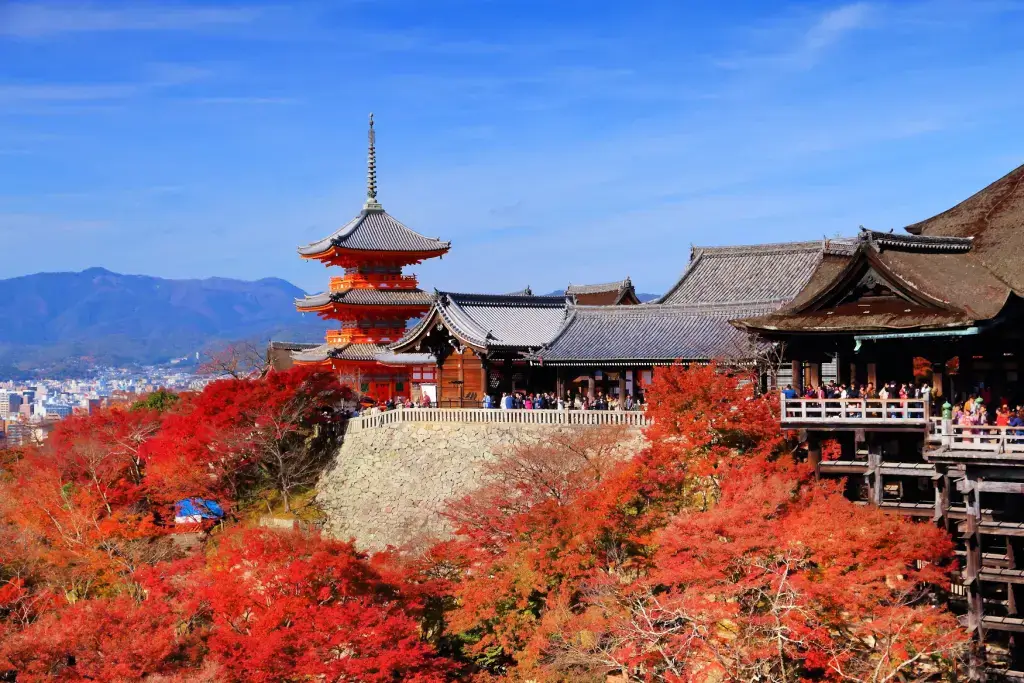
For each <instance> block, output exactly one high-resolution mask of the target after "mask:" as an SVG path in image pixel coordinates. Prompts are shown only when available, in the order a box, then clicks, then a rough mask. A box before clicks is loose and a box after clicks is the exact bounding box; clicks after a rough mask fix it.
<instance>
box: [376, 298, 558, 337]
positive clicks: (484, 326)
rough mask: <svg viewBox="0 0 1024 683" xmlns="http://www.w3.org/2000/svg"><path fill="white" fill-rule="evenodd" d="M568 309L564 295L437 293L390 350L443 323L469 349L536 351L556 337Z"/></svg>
mask: <svg viewBox="0 0 1024 683" xmlns="http://www.w3.org/2000/svg"><path fill="white" fill-rule="evenodd" d="M566 306H567V303H566V299H565V297H561V296H527V295H522V294H461V293H456V292H437V293H435V294H434V306H433V308H432V309H431V311H430V313H428V314H427V316H426V318H424V319H423V320H421V321H420V322H419V323H418V324H417V325H416V326H415V327H413V328H412V329H411V330H409V332H408V333H406V335H405V337H403V338H402V339H401V340H399V341H398V342H396V343H395V344H392V345H391V348H393V349H396V350H407V349H408V348H409V345H410V344H411V343H412V342H413V341H414V340H415V339H416V338H417V337H418V336H419V335H420V334H421V333H422V332H423V331H424V330H425V329H427V328H429V326H431V325H432V324H434V323H435V322H442V323H443V324H444V325H445V326H446V327H448V329H449V330H450V331H451V332H452V334H454V335H455V336H456V337H458V338H459V339H461V340H462V341H463V342H464V343H466V344H469V345H470V346H474V347H477V348H482V349H487V348H516V349H524V350H525V349H536V348H539V347H541V346H543V345H544V344H545V343H547V342H548V341H550V340H551V338H552V337H554V336H555V334H557V332H558V330H559V329H560V328H561V326H562V323H564V322H565V311H566Z"/></svg>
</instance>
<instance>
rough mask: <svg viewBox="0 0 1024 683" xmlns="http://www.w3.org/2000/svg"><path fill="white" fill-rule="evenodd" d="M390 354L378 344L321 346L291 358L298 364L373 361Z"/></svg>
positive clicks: (297, 353) (295, 354)
mask: <svg viewBox="0 0 1024 683" xmlns="http://www.w3.org/2000/svg"><path fill="white" fill-rule="evenodd" d="M384 353H390V351H389V350H388V348H387V347H386V346H379V345H378V344H346V345H344V346H335V345H333V344H321V345H320V346H316V347H314V348H312V349H306V350H305V351H298V352H295V353H293V354H292V358H294V359H295V360H296V361H298V362H300V363H320V362H323V361H325V360H327V359H329V358H337V359H339V360H374V359H375V358H376V357H377V356H379V355H381V354H384Z"/></svg>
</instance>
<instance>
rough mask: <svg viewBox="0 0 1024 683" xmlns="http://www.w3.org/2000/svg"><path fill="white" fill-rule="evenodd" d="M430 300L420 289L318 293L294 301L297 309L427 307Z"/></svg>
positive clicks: (353, 290)
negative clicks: (338, 306)
mask: <svg viewBox="0 0 1024 683" xmlns="http://www.w3.org/2000/svg"><path fill="white" fill-rule="evenodd" d="M431 301H432V298H431V296H430V295H429V294H427V293H426V292H424V291H423V290H421V289H346V290H343V291H340V292H320V293H319V294H312V295H309V296H305V297H303V298H301V299H296V300H295V305H296V306H297V307H299V308H319V307H321V306H326V305H328V304H330V303H336V304H346V305H349V306H429V305H430V303H431Z"/></svg>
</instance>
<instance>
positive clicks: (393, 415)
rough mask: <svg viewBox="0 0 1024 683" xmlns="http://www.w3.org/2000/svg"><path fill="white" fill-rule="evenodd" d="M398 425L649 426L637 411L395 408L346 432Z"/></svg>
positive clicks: (359, 419) (361, 420)
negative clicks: (456, 423)
mask: <svg viewBox="0 0 1024 683" xmlns="http://www.w3.org/2000/svg"><path fill="white" fill-rule="evenodd" d="M399 422H471V423H481V422H486V423H495V424H530V425H594V426H599V425H622V426H626V427H643V426H645V425H647V424H649V423H650V420H648V419H647V416H646V415H645V414H644V413H642V412H640V411H636V410H500V409H495V408H396V409H395V410H388V411H384V412H380V413H377V414H375V415H371V414H369V413H367V414H365V415H360V416H359V417H354V418H352V419H350V420H349V427H348V428H349V429H351V430H359V429H371V428H374V427H383V426H385V425H389V424H397V423H399Z"/></svg>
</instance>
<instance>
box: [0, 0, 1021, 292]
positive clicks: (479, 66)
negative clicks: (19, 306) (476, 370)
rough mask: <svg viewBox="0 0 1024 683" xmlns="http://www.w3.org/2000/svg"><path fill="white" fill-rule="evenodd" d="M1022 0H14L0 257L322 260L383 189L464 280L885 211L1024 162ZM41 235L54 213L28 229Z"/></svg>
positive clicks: (208, 266) (537, 273)
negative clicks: (299, 249) (689, 1)
mask: <svg viewBox="0 0 1024 683" xmlns="http://www.w3.org/2000/svg"><path fill="white" fill-rule="evenodd" d="M1022 24H1024V12H1022V11H1021V5H1020V4H1019V3H1014V2H971V3H967V2H943V1H929V2H913V3H898V4H897V3H888V4H886V3H871V2H856V3H824V2H814V3H804V4H799V5H791V6H788V7H786V8H781V7H778V6H773V7H764V6H763V4H762V3H752V2H745V3H733V4H730V6H729V8H728V10H723V9H721V8H715V7H712V6H711V5H710V4H704V5H700V6H690V7H687V8H683V7H678V6H677V3H668V2H663V3H658V2H652V3H646V4H644V5H643V6H642V7H641V8H640V10H639V11H638V10H637V9H636V8H635V7H633V6H628V7H627V6H626V5H619V4H611V3H601V4H597V5H594V4H586V5H583V4H581V3H574V2H566V3H558V4H557V5H555V6H550V5H549V4H543V5H541V4H539V3H483V4H477V3H467V2H458V1H449V0H445V1H443V2H440V3H434V4H431V6H430V8H429V9H427V8H425V7H424V6H422V5H420V4H418V3H410V2H402V1H400V0H395V1H391V0H388V1H386V2H379V3H359V2H351V3H350V2H346V3H339V2H314V3H303V4H301V5H299V6H296V7H287V6H283V5H281V4H277V3H263V2H248V3H238V2H222V3H215V2H207V3H194V2H178V3H148V4H145V5H140V4H134V3H133V4H128V3H119V2H105V3H103V4H102V5H100V4H98V3H48V2H42V3H38V2H32V3H18V2H15V3H8V4H6V5H5V6H4V7H3V8H2V9H0V60H2V61H3V63H5V65H8V66H9V68H8V69H6V70H5V75H4V77H3V78H0V124H2V125H0V129H2V132H0V173H2V174H3V175H4V176H5V178H8V179H9V180H7V181H6V182H5V186H4V189H3V190H2V191H0V235H2V236H3V239H4V241H5V246H6V249H5V251H6V252H7V253H8V254H9V257H8V259H6V262H5V263H4V264H3V265H2V266H0V277H11V276H16V275H22V274H27V273H31V272H37V271H43V270H81V269H84V268H88V267H90V266H102V267H106V268H109V269H111V270H114V271H118V272H129V273H133V272H138V273H146V274H151V275H157V276H161V277H170V278H193V277H209V276H225V277H238V278H243V279H249V280H255V279H259V278H262V277H268V276H276V277H281V278H284V279H287V280H289V281H290V282H293V283H295V284H296V285H298V286H300V287H302V288H303V289H305V290H306V291H311V292H312V291H317V290H318V289H320V288H322V281H323V277H324V271H323V270H322V268H320V267H317V266H315V265H313V264H309V263H303V262H301V261H300V260H299V258H298V257H297V255H296V253H295V247H296V246H297V245H299V244H304V243H307V242H310V241H313V240H315V239H318V238H320V237H323V236H324V235H326V234H329V233H330V232H332V231H333V230H335V229H336V228H337V227H339V226H340V225H342V224H343V223H344V222H345V221H347V220H348V219H350V218H351V217H352V216H353V215H354V214H355V213H356V212H357V211H358V210H359V208H360V207H361V205H362V201H363V196H364V190H365V156H366V150H365V144H366V138H365V135H366V116H367V114H368V113H369V111H371V110H373V111H374V112H375V114H376V119H377V129H378V136H377V146H378V171H379V188H380V195H379V198H380V200H381V203H382V204H383V205H384V207H385V208H386V209H387V210H388V211H389V212H390V213H391V214H393V215H394V216H395V217H396V218H398V219H399V220H401V221H403V222H404V223H406V224H407V225H409V226H410V227H411V228H413V229H414V230H417V231H419V232H421V233H423V234H425V235H428V236H431V237H440V238H442V239H444V240H451V242H452V250H451V252H450V254H449V255H447V256H446V257H445V258H444V260H443V261H441V262H439V263H428V264H423V265H421V266H419V267H418V268H417V269H416V270H417V272H418V274H419V275H420V278H421V281H422V282H423V283H424V285H425V286H427V287H428V288H429V287H435V286H436V287H438V288H440V289H447V290H455V291H494V292H500V291H512V290H514V289H519V288H522V287H524V286H526V285H531V286H532V287H533V288H534V289H535V290H536V291H550V290H553V289H559V288H562V287H564V286H565V285H566V284H567V283H568V282H576V283H582V282H596V281H605V280H613V279H619V278H622V277H625V276H626V275H630V276H631V277H632V279H633V281H634V282H635V283H636V285H637V287H638V289H639V290H640V291H647V292H661V291H664V290H665V289H666V288H667V287H668V285H669V284H671V282H672V281H674V280H675V278H676V277H677V276H678V274H679V272H680V271H681V270H682V268H683V266H684V265H685V262H686V259H687V258H688V256H689V246H690V244H691V243H696V244H699V245H724V244H744V243H756V242H779V241H787V240H799V239H819V238H821V237H822V236H831V235H834V234H836V233H842V234H846V235H850V234H853V233H854V232H855V231H856V230H857V228H858V226H860V225H864V226H866V227H869V228H873V229H878V230H889V229H896V230H899V229H900V228H901V227H902V226H903V225H906V224H908V223H911V222H914V221H917V220H921V219H924V218H926V217H928V216H930V215H932V214H934V213H937V212H939V211H941V210H944V209H946V208H948V207H949V206H951V205H952V204H954V203H955V202H957V201H959V200H960V199H963V198H964V197H966V196H968V195H970V194H972V193H973V192H975V191H977V190H979V189H980V188H981V187H983V186H984V185H986V184H987V183H989V182H991V181H992V180H993V179H995V178H997V177H999V176H1001V175H1003V174H1005V173H1006V172H1008V171H1010V170H1011V169H1012V168H1014V167H1016V166H1018V165H1019V164H1020V163H1021V161H1022V160H1024V143H1022V142H1021V141H1020V139H1019V136H1016V135H1015V127H1016V116H1015V114H1016V112H1017V111H1019V108H1020V105H1021V104H1022V102H1021V99H1022V98H1024V95H1022V94H1021V93H1020V92H1016V91H1014V90H1013V89H1012V88H1007V87H1005V85H1006V84H1010V83H1012V82H1014V81H1013V79H1014V75H1015V74H1016V73H1018V72H1019V70H1020V67H1021V66H1022V62H1024V59H1022V56H1021V53H1020V52H1019V50H1018V48H1017V47H1016V44H1015V40H1014V38H1015V36H1016V35H1019V33H1020V30H1021V28H1022ZM40 235H47V236H49V237H48V238H49V239H55V240H58V244H56V246H55V247H53V248H48V249H40V248H39V239H40V237H39V236H40Z"/></svg>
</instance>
